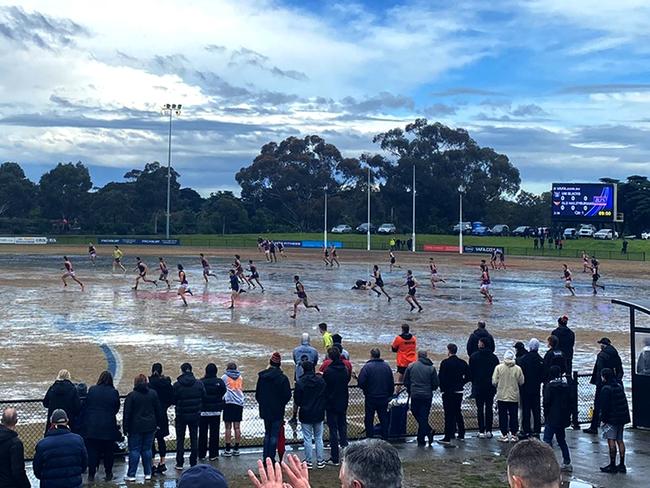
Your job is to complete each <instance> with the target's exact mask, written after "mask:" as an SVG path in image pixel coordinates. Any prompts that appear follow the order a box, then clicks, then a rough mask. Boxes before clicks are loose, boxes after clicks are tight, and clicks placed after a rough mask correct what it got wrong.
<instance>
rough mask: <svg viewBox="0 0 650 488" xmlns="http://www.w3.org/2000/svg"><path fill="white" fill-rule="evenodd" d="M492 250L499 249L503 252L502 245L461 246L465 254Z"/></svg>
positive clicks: (491, 251)
mask: <svg viewBox="0 0 650 488" xmlns="http://www.w3.org/2000/svg"><path fill="white" fill-rule="evenodd" d="M494 251H499V252H501V253H502V254H505V252H504V250H503V248H502V247H493V246H463V252H464V253H467V254H492V253H493V252H494Z"/></svg>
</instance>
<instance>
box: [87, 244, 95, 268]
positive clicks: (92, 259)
mask: <svg viewBox="0 0 650 488" xmlns="http://www.w3.org/2000/svg"><path fill="white" fill-rule="evenodd" d="M88 256H89V257H90V262H91V263H93V266H95V261H96V260H97V249H95V245H94V244H93V243H92V242H90V243H88Z"/></svg>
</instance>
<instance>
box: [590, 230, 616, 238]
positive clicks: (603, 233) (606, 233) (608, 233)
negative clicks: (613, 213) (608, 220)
mask: <svg viewBox="0 0 650 488" xmlns="http://www.w3.org/2000/svg"><path fill="white" fill-rule="evenodd" d="M594 239H610V240H611V239H618V232H615V231H613V230H612V229H600V230H599V231H598V232H596V233H595V234H594Z"/></svg>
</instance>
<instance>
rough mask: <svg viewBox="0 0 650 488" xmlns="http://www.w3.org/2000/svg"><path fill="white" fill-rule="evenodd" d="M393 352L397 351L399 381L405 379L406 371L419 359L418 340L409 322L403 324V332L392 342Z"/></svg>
mask: <svg viewBox="0 0 650 488" xmlns="http://www.w3.org/2000/svg"><path fill="white" fill-rule="evenodd" d="M391 349H392V351H393V352H396V353H397V382H398V383H402V382H403V381H404V373H405V372H406V368H407V367H408V365H409V364H411V363H414V362H415V361H417V359H418V357H417V340H416V338H415V336H414V335H413V334H411V332H410V327H409V325H408V324H403V325H402V333H401V334H400V335H398V336H397V337H395V340H394V341H393V343H392V344H391Z"/></svg>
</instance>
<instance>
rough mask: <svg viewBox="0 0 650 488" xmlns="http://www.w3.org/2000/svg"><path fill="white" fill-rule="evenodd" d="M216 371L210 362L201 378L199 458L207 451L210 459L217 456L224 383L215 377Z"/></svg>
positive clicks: (212, 459) (215, 366)
mask: <svg viewBox="0 0 650 488" xmlns="http://www.w3.org/2000/svg"><path fill="white" fill-rule="evenodd" d="M217 372H218V369H217V365H216V364H214V363H210V364H208V365H207V366H206V367H205V376H204V377H203V378H201V383H203V386H204V388H205V397H204V398H203V406H202V407H201V419H200V421H199V459H203V458H205V456H206V453H209V455H210V460H211V461H214V460H215V459H217V458H218V457H219V427H220V424H221V412H222V411H223V407H224V406H225V404H226V403H225V401H224V399H223V397H224V395H225V394H226V384H225V383H224V382H223V380H222V379H221V378H218V377H217ZM208 437H209V438H210V440H209V442H208Z"/></svg>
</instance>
